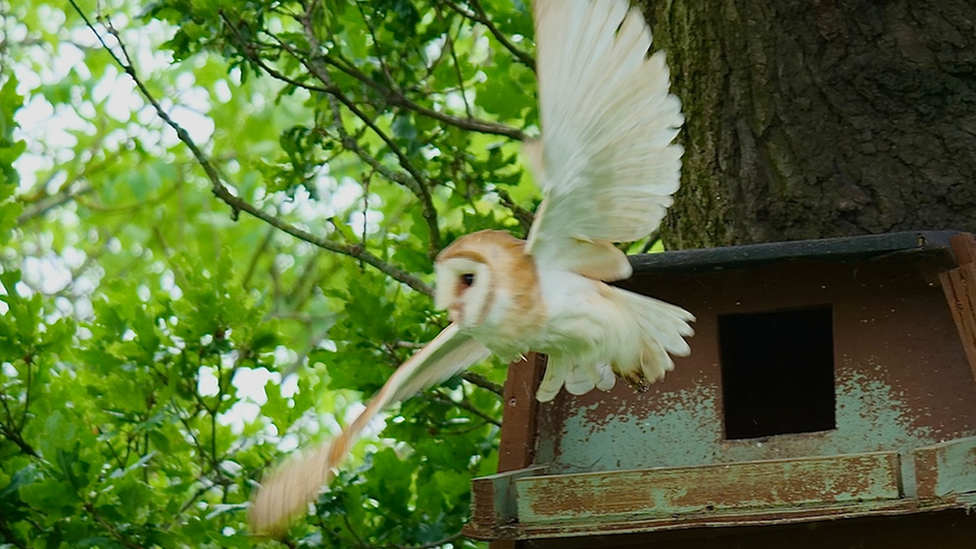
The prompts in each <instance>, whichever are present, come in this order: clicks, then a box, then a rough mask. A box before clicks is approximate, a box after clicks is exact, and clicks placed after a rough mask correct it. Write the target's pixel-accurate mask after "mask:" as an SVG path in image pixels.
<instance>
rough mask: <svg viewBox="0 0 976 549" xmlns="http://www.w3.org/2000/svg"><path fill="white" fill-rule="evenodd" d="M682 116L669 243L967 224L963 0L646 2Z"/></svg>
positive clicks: (975, 218) (971, 102)
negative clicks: (679, 180)
mask: <svg viewBox="0 0 976 549" xmlns="http://www.w3.org/2000/svg"><path fill="white" fill-rule="evenodd" d="M644 4H645V7H646V9H645V13H646V14H647V15H648V18H649V20H650V21H651V24H652V26H653V28H654V30H655V38H654V42H655V47H660V48H665V49H666V50H667V53H668V58H669V62H670V64H671V68H672V80H673V82H674V90H675V93H677V94H678V95H679V96H680V97H681V99H682V101H683V103H684V110H685V115H686V117H687V122H686V124H685V129H684V130H683V131H682V137H681V140H682V141H683V144H684V146H685V149H686V151H685V156H684V175H683V184H682V190H681V191H680V192H679V193H678V196H677V197H676V202H675V205H674V207H673V208H672V210H671V214H670V215H669V217H668V219H667V220H666V221H665V227H663V234H664V237H665V240H666V242H667V243H668V245H669V247H671V248H694V247H706V246H718V245H730V244H745V243H753V242H767V241H776V240H794V239H804V238H822V237H832V236H846V235H858V234H872V233H883V232H889V231H900V230H913V229H961V230H968V231H976V177H974V176H976V4H974V3H973V1H972V0H894V1H885V0H874V1H870V0H779V1H773V0H712V1H701V0H671V1H670V2H667V1H664V0H644Z"/></svg>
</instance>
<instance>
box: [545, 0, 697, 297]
mask: <svg viewBox="0 0 976 549" xmlns="http://www.w3.org/2000/svg"><path fill="white" fill-rule="evenodd" d="M534 6H535V10H534V12H535V24H536V45H537V49H538V54H537V67H538V69H537V74H538V79H539V109H540V117H541V123H542V138H541V139H540V140H538V141H534V142H530V143H528V144H527V145H526V153H527V154H528V157H529V162H530V166H531V167H532V168H533V171H534V172H535V175H536V178H537V180H538V181H539V182H540V185H541V187H542V190H543V192H544V193H545V198H544V200H543V202H542V206H541V208H540V210H539V213H538V214H537V216H536V221H535V224H534V225H533V226H532V230H531V231H530V233H529V242H528V248H527V251H528V252H529V253H531V254H532V255H534V256H536V257H537V258H539V260H540V261H541V262H546V263H547V264H550V265H555V266H561V267H563V268H566V269H569V270H572V271H574V272H578V273H580V274H583V275H585V276H589V277H591V278H596V279H599V280H605V281H610V280H618V279H621V278H626V277H628V276H630V273H631V267H630V264H629V263H628V262H627V259H626V257H625V256H624V254H623V253H622V252H620V251H619V250H617V249H616V248H615V247H614V246H613V245H612V244H611V243H613V242H625V241H632V240H637V239H640V238H643V237H645V236H647V235H648V234H650V233H651V232H653V231H654V229H656V228H657V226H658V225H659V224H660V222H661V220H662V219H663V218H664V214H665V211H666V210H667V208H668V207H669V206H670V205H671V203H672V199H671V195H672V194H673V193H674V192H675V191H677V190H678V185H679V183H680V173H679V172H680V170H681V154H682V148H681V146H680V145H677V144H672V143H671V141H672V140H673V139H674V137H675V136H676V135H677V134H678V129H679V128H680V127H681V125H682V123H684V117H683V116H682V115H681V102H680V101H679V100H678V98H677V97H675V96H674V95H671V94H670V93H668V85H669V74H668V67H667V64H666V62H665V57H664V53H663V52H660V51H659V52H657V53H655V54H653V55H650V56H648V49H649V48H650V46H651V31H650V29H649V28H648V27H647V24H646V22H645V21H644V18H643V16H642V15H641V13H640V11H638V10H637V9H630V8H629V3H628V2H627V0H535V2H534Z"/></svg>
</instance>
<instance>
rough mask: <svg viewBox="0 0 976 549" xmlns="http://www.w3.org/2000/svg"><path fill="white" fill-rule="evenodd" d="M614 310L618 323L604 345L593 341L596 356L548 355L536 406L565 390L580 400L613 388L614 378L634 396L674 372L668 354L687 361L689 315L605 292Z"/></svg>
mask: <svg viewBox="0 0 976 549" xmlns="http://www.w3.org/2000/svg"><path fill="white" fill-rule="evenodd" d="M606 289H607V293H606V294H604V295H606V296H607V297H609V298H610V300H611V301H612V302H613V304H614V305H615V306H616V309H615V310H616V311H617V313H618V314H615V315H614V317H615V318H620V319H621V323H620V325H619V326H618V327H616V328H615V329H613V330H608V331H607V332H606V336H605V337H606V338H607V340H606V341H602V342H595V343H596V347H597V348H598V349H601V351H600V353H601V354H600V356H598V357H593V356H588V357H581V356H568V355H563V354H560V353H550V354H549V362H548V364H547V365H546V373H545V376H544V377H543V379H542V383H540V384H539V389H538V391H536V398H537V399H538V400H539V402H549V401H550V400H552V399H553V398H555V397H556V395H557V394H559V391H560V390H561V389H562V388H563V387H564V386H565V387H566V391H568V392H569V393H571V394H574V395H582V394H585V393H588V392H590V391H592V390H593V389H600V390H602V391H609V390H610V389H612V388H613V386H614V382H615V381H616V377H615V375H614V374H616V375H619V376H620V377H622V378H624V380H625V381H627V383H628V384H629V385H630V386H631V387H633V388H634V389H635V390H637V391H641V392H643V391H646V390H647V389H648V387H650V384H651V383H654V382H655V381H659V380H661V379H664V374H665V373H667V372H669V371H671V370H673V369H674V361H672V360H671V355H674V356H688V355H689V354H690V353H691V348H690V347H689V346H688V343H687V342H686V341H685V339H684V338H685V337H690V336H692V335H694V333H695V331H694V330H693V329H692V328H691V325H690V324H689V323H690V322H694V320H695V317H694V315H692V314H691V313H689V312H688V311H686V310H684V309H682V308H681V307H677V306H675V305H671V304H670V303H665V302H663V301H659V300H657V299H654V298H651V297H646V296H642V295H639V294H635V293H633V292H629V291H627V290H622V289H620V288H613V287H606Z"/></svg>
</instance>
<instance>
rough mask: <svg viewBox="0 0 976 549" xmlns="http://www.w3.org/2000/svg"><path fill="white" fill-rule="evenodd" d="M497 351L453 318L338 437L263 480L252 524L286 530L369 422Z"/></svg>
mask: <svg viewBox="0 0 976 549" xmlns="http://www.w3.org/2000/svg"><path fill="white" fill-rule="evenodd" d="M489 354H491V353H490V351H489V350H488V349H487V348H485V346H484V345H482V344H480V343H478V342H477V341H475V340H474V339H471V338H470V337H468V336H466V335H463V334H461V333H460V331H459V330H458V327H457V326H456V325H454V324H451V325H450V326H448V327H447V328H445V329H444V330H443V331H442V332H441V333H440V334H438V336H437V337H435V338H434V339H433V341H431V342H430V343H428V344H427V345H426V346H425V347H424V348H423V349H421V350H420V351H418V352H417V353H416V354H415V355H413V356H412V357H410V359H409V360H407V361H406V362H404V363H403V364H402V365H401V366H400V367H399V368H397V370H396V371H395V372H394V373H393V375H392V376H390V379H389V380H387V382H386V383H385V384H384V385H383V387H382V388H381V389H380V390H379V392H377V393H376V395H374V396H373V399H372V400H371V401H370V402H369V404H368V405H367V406H366V409H365V410H363V412H362V413H361V414H360V415H359V417H357V418H356V419H355V420H354V421H353V422H352V423H351V424H349V426H347V427H346V428H345V429H344V430H343V431H342V433H340V434H339V436H338V437H336V438H335V440H333V441H331V442H328V443H325V444H322V445H319V446H318V447H316V448H313V449H312V450H310V451H307V452H304V453H302V454H301V455H298V456H296V457H293V458H291V459H290V460H289V461H288V462H286V463H285V464H284V465H282V466H281V467H280V468H279V469H278V470H277V471H275V472H274V473H272V474H271V475H270V476H269V477H267V478H265V479H264V480H263V481H262V487H261V488H260V490H259V491H258V493H257V496H256V497H255V499H254V502H253V504H252V506H251V513H250V520H251V525H252V526H253V527H254V530H255V531H257V532H280V531H281V530H283V529H284V528H285V527H287V524H288V522H289V521H290V520H291V519H292V518H293V517H295V516H296V515H298V514H300V513H302V512H304V511H305V510H306V508H307V506H308V504H309V503H311V502H312V501H314V499H315V497H316V496H317V495H318V493H319V491H320V489H321V487H322V486H323V485H324V484H326V483H328V482H329V481H330V480H331V479H332V474H333V473H332V472H333V469H335V467H336V466H338V465H339V463H340V462H341V461H342V460H343V458H345V456H346V454H348V453H349V449H350V448H351V447H352V445H353V443H354V442H355V441H356V439H357V438H358V437H359V434H360V433H361V432H362V430H363V428H365V427H366V425H368V424H369V422H370V421H371V420H372V419H373V418H374V417H375V416H376V414H377V413H379V412H380V411H382V410H384V409H385V408H386V407H388V406H390V405H391V404H393V403H394V402H396V401H400V400H404V399H406V398H409V397H410V396H412V395H413V394H414V393H417V392H418V391H421V390H423V389H425V388H427V387H430V386H432V385H436V384H437V383H439V382H441V381H443V380H445V379H447V378H449V377H451V376H452V375H454V374H456V373H458V372H461V371H462V370H465V369H466V368H468V367H469V366H471V365H472V364H475V363H476V362H479V361H481V360H484V359H485V358H487V357H488V355H489Z"/></svg>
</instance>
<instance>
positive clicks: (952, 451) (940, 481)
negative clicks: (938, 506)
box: [915, 437, 976, 502]
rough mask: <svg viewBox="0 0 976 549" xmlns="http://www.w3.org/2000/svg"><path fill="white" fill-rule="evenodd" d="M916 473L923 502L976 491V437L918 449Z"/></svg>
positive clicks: (919, 495)
mask: <svg viewBox="0 0 976 549" xmlns="http://www.w3.org/2000/svg"><path fill="white" fill-rule="evenodd" d="M915 477H916V479H917V483H918V498H919V499H920V500H922V501H923V502H924V501H925V500H931V499H939V498H949V497H956V496H959V495H962V494H966V493H976V437H969V438H963V439H959V440H952V441H949V442H944V443H942V444H936V445H933V446H928V447H926V448H919V449H917V450H915Z"/></svg>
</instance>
